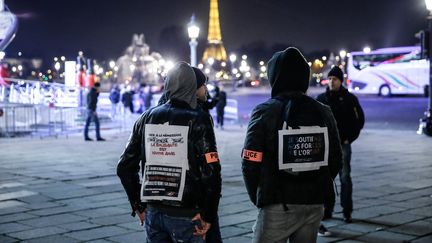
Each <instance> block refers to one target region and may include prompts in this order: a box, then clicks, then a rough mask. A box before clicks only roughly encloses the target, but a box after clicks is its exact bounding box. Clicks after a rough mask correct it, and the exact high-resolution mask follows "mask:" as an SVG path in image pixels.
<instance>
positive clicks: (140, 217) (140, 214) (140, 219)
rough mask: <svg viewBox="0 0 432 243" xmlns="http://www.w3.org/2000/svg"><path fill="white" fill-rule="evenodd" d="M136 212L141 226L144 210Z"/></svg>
mask: <svg viewBox="0 0 432 243" xmlns="http://www.w3.org/2000/svg"><path fill="white" fill-rule="evenodd" d="M136 214H137V215H138V218H139V221H140V225H141V226H143V225H144V220H145V212H142V213H140V212H138V211H136Z"/></svg>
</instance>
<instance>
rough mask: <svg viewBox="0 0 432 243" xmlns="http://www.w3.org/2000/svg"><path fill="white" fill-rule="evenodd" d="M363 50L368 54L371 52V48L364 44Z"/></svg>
mask: <svg viewBox="0 0 432 243" xmlns="http://www.w3.org/2000/svg"><path fill="white" fill-rule="evenodd" d="M363 52H364V53H366V54H368V53H370V52H371V48H370V47H369V46H366V47H365V48H363Z"/></svg>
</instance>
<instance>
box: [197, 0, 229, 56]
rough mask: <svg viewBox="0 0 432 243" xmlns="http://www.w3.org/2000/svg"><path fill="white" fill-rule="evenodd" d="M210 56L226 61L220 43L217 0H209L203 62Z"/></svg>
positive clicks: (223, 48) (223, 49)
mask: <svg viewBox="0 0 432 243" xmlns="http://www.w3.org/2000/svg"><path fill="white" fill-rule="evenodd" d="M210 57H212V58H214V60H217V61H221V62H222V61H226V60H227V54H226V51H225V47H224V46H223V43H222V34H221V29H220V23H219V7H218V0H210V14H209V27H208V36H207V47H206V49H205V51H204V54H203V58H202V60H203V62H206V61H207V59H209V58H210Z"/></svg>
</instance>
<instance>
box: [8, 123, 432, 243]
mask: <svg viewBox="0 0 432 243" xmlns="http://www.w3.org/2000/svg"><path fill="white" fill-rule="evenodd" d="M244 134H245V128H244V127H243V128H241V127H239V126H234V125H231V126H227V128H226V129H225V130H223V131H221V130H217V142H218V148H219V152H220V157H221V161H222V168H223V169H222V175H223V190H222V192H223V197H222V201H221V204H220V208H219V215H220V226H221V231H222V236H223V238H224V242H235V243H241V242H250V241H251V237H252V230H251V227H252V225H253V222H254V220H255V217H256V209H255V208H254V206H253V205H252V204H251V203H250V202H249V200H248V196H247V194H246V191H245V187H244V183H243V179H242V176H241V170H240V159H239V157H240V151H241V148H242V144H243V140H244ZM104 135H105V137H106V138H107V141H106V142H84V141H83V139H82V138H81V137H78V136H72V137H69V138H65V137H59V138H57V139H55V138H44V139H39V138H18V139H0V242H4V243H6V242H16V241H22V242H44V243H46V242H143V240H144V234H143V229H142V227H140V226H139V224H138V222H137V220H136V219H134V218H132V217H130V215H129V213H130V211H129V210H130V209H129V204H128V202H127V199H126V195H125V193H124V191H123V189H122V187H121V185H120V182H119V180H118V178H117V176H116V175H115V168H116V164H117V160H118V157H119V155H120V153H121V152H122V149H123V148H124V145H125V143H126V140H127V138H128V136H129V134H128V133H126V132H121V133H118V132H117V133H116V132H113V131H111V132H107V131H105V134H104ZM431 148H432V138H429V137H425V136H419V135H416V134H415V133H414V132H401V131H389V130H387V131H378V130H365V131H364V132H363V134H362V135H361V137H360V138H359V139H358V140H357V141H356V142H355V143H354V144H353V160H352V175H353V183H354V195H353V197H354V207H355V210H354V213H353V218H354V222H353V223H351V224H346V223H344V222H343V221H342V215H341V209H340V207H336V209H335V215H334V219H332V220H328V221H325V222H324V224H325V225H326V226H327V227H328V228H329V230H330V231H331V232H332V233H333V235H332V237H325V238H324V237H319V238H318V242H380V243H383V242H404V241H413V242H432V149H431ZM337 200H338V201H339V199H337Z"/></svg>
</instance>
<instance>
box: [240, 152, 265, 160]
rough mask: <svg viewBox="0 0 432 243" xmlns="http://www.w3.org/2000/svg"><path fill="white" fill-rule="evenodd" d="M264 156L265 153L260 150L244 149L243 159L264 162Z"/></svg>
mask: <svg viewBox="0 0 432 243" xmlns="http://www.w3.org/2000/svg"><path fill="white" fill-rule="evenodd" d="M262 156H263V153H262V152H258V151H253V150H248V149H243V152H242V159H244V160H249V161H252V162H256V163H261V162H262Z"/></svg>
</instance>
